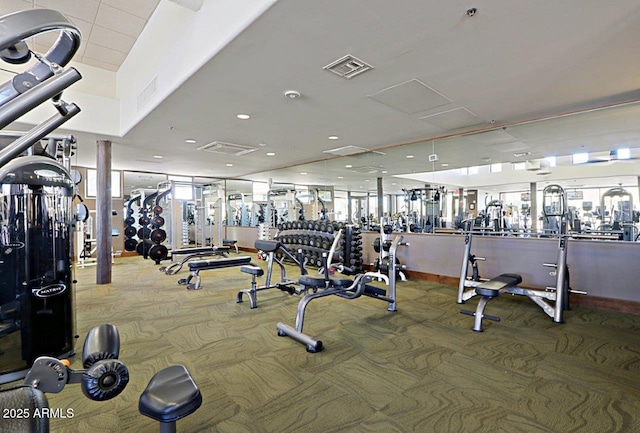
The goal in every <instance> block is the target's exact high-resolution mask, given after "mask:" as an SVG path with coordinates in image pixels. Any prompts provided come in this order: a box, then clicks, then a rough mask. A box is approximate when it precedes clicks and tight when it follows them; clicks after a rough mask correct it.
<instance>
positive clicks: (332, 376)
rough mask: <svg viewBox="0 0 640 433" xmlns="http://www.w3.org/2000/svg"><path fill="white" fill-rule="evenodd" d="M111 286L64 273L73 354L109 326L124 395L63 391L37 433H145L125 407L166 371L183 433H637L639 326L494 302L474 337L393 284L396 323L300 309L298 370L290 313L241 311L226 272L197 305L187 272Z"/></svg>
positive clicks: (141, 265)
mask: <svg viewBox="0 0 640 433" xmlns="http://www.w3.org/2000/svg"><path fill="white" fill-rule="evenodd" d="M261 265H262V266H264V265H265V263H264V262H261ZM113 275H114V276H113V283H112V284H110V285H102V286H97V285H95V284H93V282H94V281H95V268H86V269H82V270H79V271H78V275H77V277H78V278H77V279H78V280H79V284H78V290H77V297H76V301H77V323H78V333H79V334H80V335H81V338H80V341H78V344H77V346H76V347H77V349H78V351H80V350H81V349H82V342H83V341H82V340H83V338H84V334H85V333H86V332H87V331H88V330H89V329H90V328H91V327H92V326H94V325H98V324H101V323H113V324H115V325H116V326H117V327H118V329H119V330H120V335H121V340H122V346H121V356H120V359H121V360H122V361H123V362H124V363H125V364H126V365H127V366H128V368H129V370H130V374H131V382H130V383H129V386H128V387H127V388H126V390H125V391H124V392H123V393H122V394H121V395H120V396H118V397H116V398H115V399H113V400H110V401H107V402H92V401H89V400H88V399H86V398H85V397H84V396H83V394H82V392H81V390H80V387H79V386H77V385H69V386H68V387H67V388H66V389H65V390H64V391H63V392H62V393H60V394H50V395H49V401H50V404H51V406H52V407H54V408H62V409H67V408H72V409H73V411H74V417H73V418H71V419H55V420H52V422H51V426H52V432H56V433H62V432H74V433H77V432H82V433H92V432H96V433H97V432H100V433H105V432H135V433H147V432H148V433H151V432H156V431H158V425H157V423H156V422H155V421H153V420H151V419H149V418H146V417H144V416H142V415H140V414H139V413H138V409H137V405H138V397H139V395H140V393H141V392H142V390H143V389H144V388H145V386H146V384H147V382H148V381H149V379H150V378H151V376H152V375H153V374H154V372H156V371H158V370H160V369H161V368H163V367H165V366H167V365H170V364H176V363H178V364H184V365H185V366H186V367H187V368H188V369H189V371H190V372H191V374H192V375H193V377H194V379H195V381H196V382H197V383H198V385H199V386H200V389H201V391H202V394H203V400H204V401H203V404H202V407H201V408H200V409H199V410H198V411H197V412H195V413H194V414H192V415H190V416H189V417H187V418H185V419H183V420H181V421H179V422H178V431H179V432H184V433H187V432H190V433H195V432H229V433H241V432H259V433H263V432H264V433H266V432H273V433H276V432H277V433H289V432H291V433H294V432H296V433H298V432H323V433H326V432H384V433H389V432H416V433H418V432H419V433H428V432H436V433H448V432H451V433H454V432H455V433H462V432H486V433H489V432H491V433H543V432H544V433H548V432H557V433H570V432H576V433H577V432H580V433H591V432H592V433H605V432H607V433H613V432H620V433H623V432H624V433H631V432H639V431H640V416H639V415H640V332H639V331H640V316H638V315H629V314H622V313H612V312H606V311H598V310H593V309H588V308H583V307H576V308H575V309H574V310H572V311H569V312H567V313H566V316H565V322H566V323H564V324H561V325H558V324H554V323H553V322H552V321H551V319H550V318H549V317H547V316H546V315H545V314H543V312H542V311H541V310H540V309H539V308H538V307H537V306H536V305H534V304H533V303H532V302H531V301H529V300H527V299H525V298H521V297H512V296H504V297H501V298H499V299H496V300H493V301H492V302H490V303H489V305H488V307H487V314H492V315H497V316H499V317H501V318H502V321H501V322H499V323H495V322H486V323H485V326H484V328H485V332H483V333H475V332H473V331H471V327H472V325H473V318H472V317H468V316H464V315H461V314H459V313H458V311H459V309H460V306H459V305H457V304H456V302H455V299H456V288H454V287H449V286H443V285H438V284H433V283H425V282H422V281H409V282H401V283H399V284H398V312H396V313H390V312H387V311H386V304H385V303H384V302H380V301H376V300H374V299H371V298H365V297H363V298H359V299H356V300H351V301H348V300H345V299H341V298H338V297H335V296H331V297H327V298H322V299H319V300H315V301H313V302H311V304H310V305H309V308H308V311H307V316H306V321H305V332H307V333H308V334H310V335H312V336H314V337H316V338H319V339H321V340H322V341H323V342H324V344H325V347H326V348H325V350H324V351H323V352H321V353H317V354H308V353H307V352H306V351H305V349H304V346H303V345H301V344H300V343H297V342H295V341H294V340H292V339H290V338H283V337H278V336H277V334H276V329H275V325H276V323H277V322H279V321H282V322H285V323H288V324H290V325H293V322H294V318H295V312H296V307H297V303H298V300H299V298H298V297H296V296H290V295H288V294H286V293H284V292H281V291H279V290H269V291H264V292H260V293H259V300H258V304H259V307H258V308H257V309H255V310H251V309H249V303H248V302H247V301H245V302H244V303H241V304H236V302H235V298H236V293H237V290H238V289H241V288H248V287H249V284H250V277H249V276H248V275H246V274H242V273H241V272H240V270H239V268H227V269H221V270H217V271H203V272H202V277H203V278H202V280H203V281H202V286H203V289H202V290H200V291H187V290H186V289H185V287H184V286H179V285H178V284H177V280H178V278H179V277H181V276H182V277H184V276H186V275H187V273H186V271H183V272H181V273H180V274H178V275H175V276H166V275H164V274H163V273H160V272H158V271H157V267H156V266H154V265H153V264H152V263H150V262H149V261H144V260H142V259H141V258H138V257H135V258H124V259H119V260H118V261H117V263H116V264H115V265H114V267H113ZM292 275H294V274H292ZM475 303H476V301H475V300H472V301H471V302H469V305H467V306H466V308H469V309H474V308H475ZM74 358H75V359H73V364H72V367H75V368H80V362H81V361H80V356H79V355H78V356H76V357H74Z"/></svg>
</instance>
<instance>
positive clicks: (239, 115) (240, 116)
mask: <svg viewBox="0 0 640 433" xmlns="http://www.w3.org/2000/svg"><path fill="white" fill-rule="evenodd" d="M236 117H237V118H238V119H242V120H247V119H251V116H249V115H248V114H242V113H240V114H238V115H237V116H236Z"/></svg>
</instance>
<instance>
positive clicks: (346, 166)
mask: <svg viewBox="0 0 640 433" xmlns="http://www.w3.org/2000/svg"><path fill="white" fill-rule="evenodd" d="M351 167H353V165H351V164H347V165H345V166H344V168H351Z"/></svg>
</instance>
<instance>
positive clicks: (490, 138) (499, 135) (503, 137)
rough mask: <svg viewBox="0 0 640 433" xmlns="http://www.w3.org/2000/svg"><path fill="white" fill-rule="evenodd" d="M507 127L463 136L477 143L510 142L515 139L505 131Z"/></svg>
mask: <svg viewBox="0 0 640 433" xmlns="http://www.w3.org/2000/svg"><path fill="white" fill-rule="evenodd" d="M506 130H507V128H503V129H494V130H492V131H485V132H479V133H477V134H469V135H465V136H464V138H465V139H467V140H471V141H472V142H474V143H479V144H498V143H511V142H514V141H517V139H516V138H515V137H514V136H513V135H510V134H508V133H507V132H505V131H506Z"/></svg>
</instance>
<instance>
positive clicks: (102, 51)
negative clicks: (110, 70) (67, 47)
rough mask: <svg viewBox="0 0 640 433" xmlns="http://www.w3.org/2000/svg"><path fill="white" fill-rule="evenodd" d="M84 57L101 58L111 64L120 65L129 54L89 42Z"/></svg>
mask: <svg viewBox="0 0 640 433" xmlns="http://www.w3.org/2000/svg"><path fill="white" fill-rule="evenodd" d="M84 57H85V58H89V59H93V60H99V61H101V62H104V63H107V64H111V65H119V64H121V63H122V62H123V61H124V59H125V58H126V57H127V55H126V54H125V53H122V52H120V51H116V50H112V49H111V48H107V47H101V46H100V45H96V44H92V43H89V44H87V48H86V50H85V53H84Z"/></svg>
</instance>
